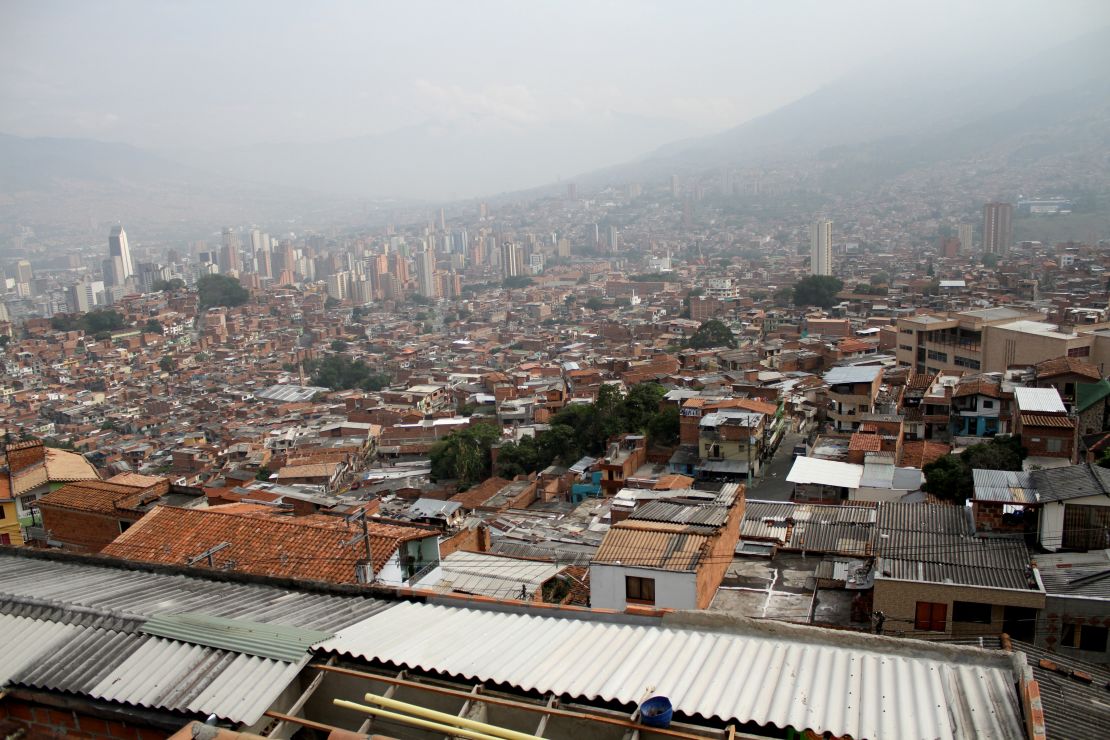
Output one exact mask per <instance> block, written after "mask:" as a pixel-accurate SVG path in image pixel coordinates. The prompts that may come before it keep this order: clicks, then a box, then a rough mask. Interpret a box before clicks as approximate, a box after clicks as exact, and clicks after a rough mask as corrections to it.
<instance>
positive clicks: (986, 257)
mask: <svg viewBox="0 0 1110 740" xmlns="http://www.w3.org/2000/svg"><path fill="white" fill-rule="evenodd" d="M983 267H987V268H990V269H992V270H993V269H994V268H996V267H998V255H997V254H990V253H986V252H985V253H984V254H983Z"/></svg>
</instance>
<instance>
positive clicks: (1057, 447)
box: [1044, 438, 1064, 452]
mask: <svg viewBox="0 0 1110 740" xmlns="http://www.w3.org/2000/svg"><path fill="white" fill-rule="evenodd" d="M1044 448H1045V451H1046V452H1062V451H1063V450H1064V440H1062V439H1051V438H1049V439H1046V440H1045V441H1044Z"/></svg>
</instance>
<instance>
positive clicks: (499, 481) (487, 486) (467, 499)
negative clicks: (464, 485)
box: [451, 476, 512, 509]
mask: <svg viewBox="0 0 1110 740" xmlns="http://www.w3.org/2000/svg"><path fill="white" fill-rule="evenodd" d="M510 483H512V481H511V480H506V479H505V478H499V477H497V476H494V477H492V478H487V479H486V480H484V481H482V482H481V483H479V484H478V485H476V486H474V487H473V488H470V489H468V490H466V491H463V492H462V493H456V494H455V495H454V496H452V497H451V501H457V502H458V503H459V504H461V505H462V507H463V508H464V509H474V508H477V507H479V506H481V505H482V504H484V503H485V502H486V501H489V500H490V499H491V498H493V497H494V496H495V495H496V494H497V492H498V491H500V490H501V489H502V488H504V487H505V486H507V485H509V484H510Z"/></svg>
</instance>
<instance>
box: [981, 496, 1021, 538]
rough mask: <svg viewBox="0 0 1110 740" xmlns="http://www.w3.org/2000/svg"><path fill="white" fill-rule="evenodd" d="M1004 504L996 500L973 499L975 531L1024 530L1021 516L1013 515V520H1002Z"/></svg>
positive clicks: (1018, 531)
mask: <svg viewBox="0 0 1110 740" xmlns="http://www.w3.org/2000/svg"><path fill="white" fill-rule="evenodd" d="M1004 507H1005V504H1003V503H1001V502H998V501H975V502H973V503H972V505H971V508H972V511H974V513H975V531H976V532H1016V533H1021V532H1024V531H1025V520H1024V518H1023V517H1013V518H1012V519H1013V521H1010V522H1007V521H1004V519H1003V516H1004V513H1003V508H1004Z"/></svg>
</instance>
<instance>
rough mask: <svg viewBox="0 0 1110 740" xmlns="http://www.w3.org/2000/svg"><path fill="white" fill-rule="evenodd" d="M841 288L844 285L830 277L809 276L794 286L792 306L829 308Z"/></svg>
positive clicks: (834, 301)
mask: <svg viewBox="0 0 1110 740" xmlns="http://www.w3.org/2000/svg"><path fill="white" fill-rule="evenodd" d="M843 287H844V283H843V282H841V281H840V279H839V278H835V277H833V276H832V275H810V276H809V277H806V278H802V279H801V280H799V281H798V282H796V283H795V284H794V305H795V306H820V307H821V308H829V307H830V306H832V305H833V304H835V303H836V294H837V293H839V292H840V290H841V288H843Z"/></svg>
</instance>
